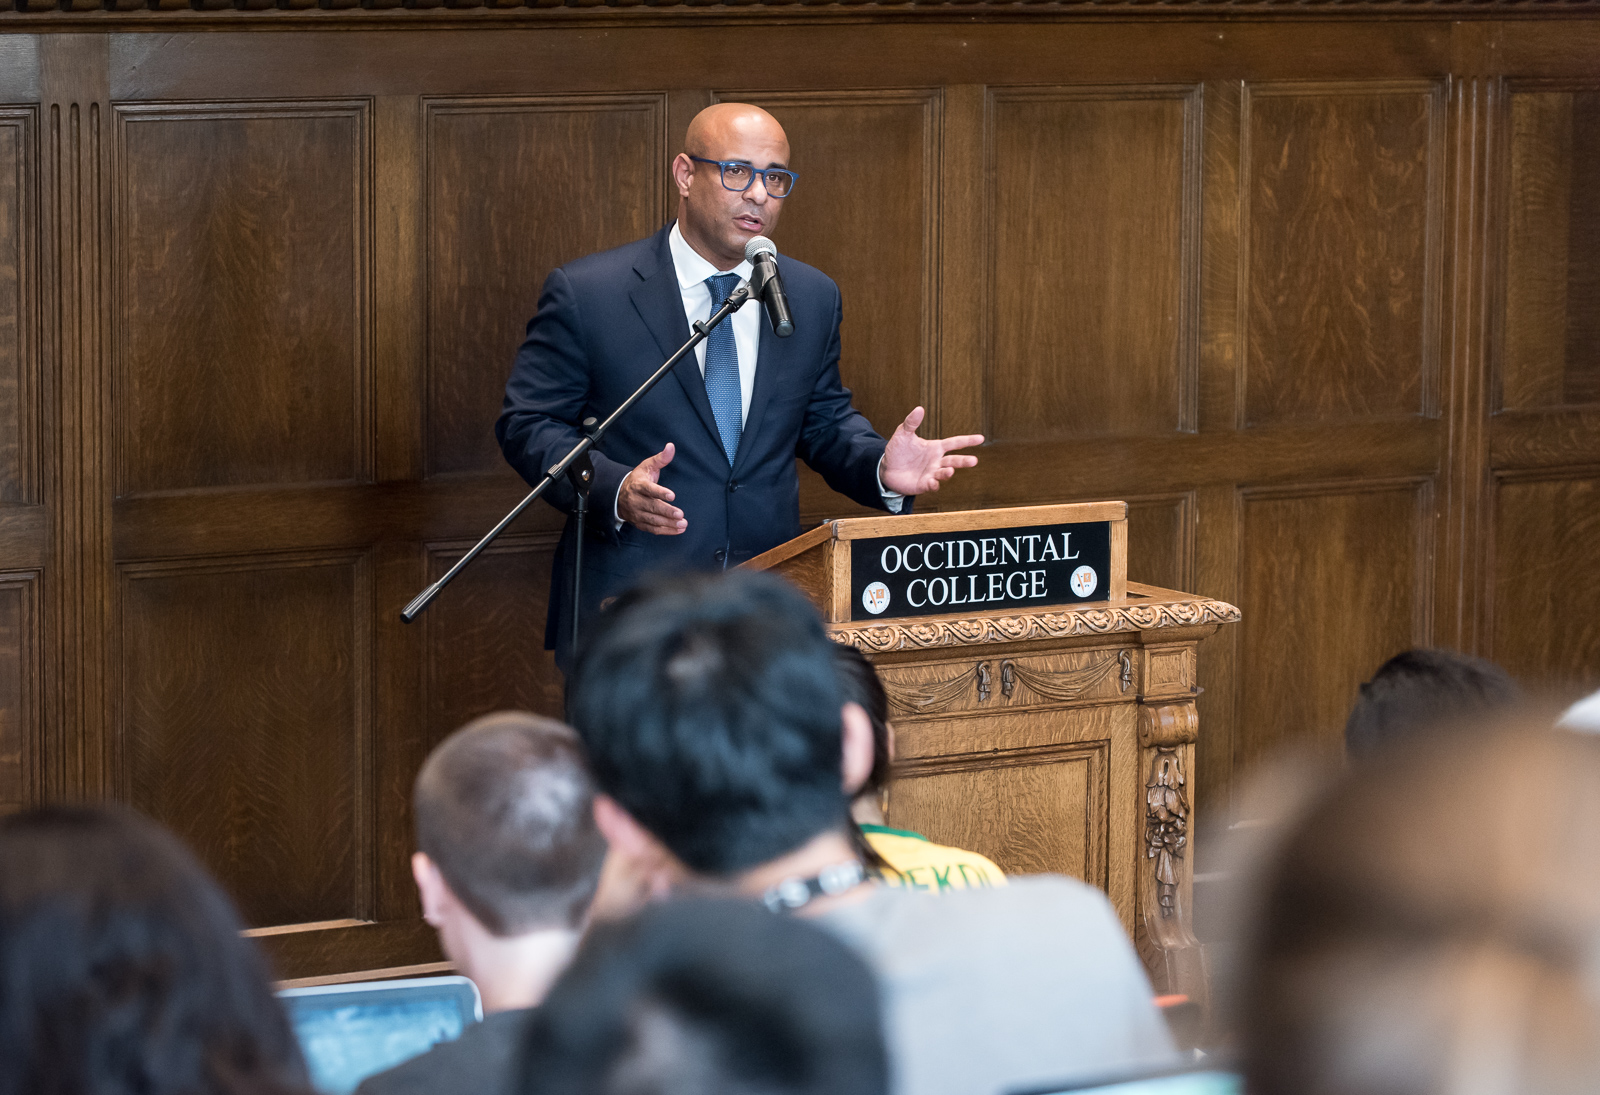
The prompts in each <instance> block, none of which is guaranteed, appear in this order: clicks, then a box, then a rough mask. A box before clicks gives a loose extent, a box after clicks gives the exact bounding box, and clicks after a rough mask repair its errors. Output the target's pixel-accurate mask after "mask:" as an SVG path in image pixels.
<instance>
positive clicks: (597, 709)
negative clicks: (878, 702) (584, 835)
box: [567, 571, 872, 877]
mask: <svg viewBox="0 0 1600 1095" xmlns="http://www.w3.org/2000/svg"><path fill="white" fill-rule="evenodd" d="M833 647H834V644H833V642H832V641H831V640H830V639H829V638H828V635H827V633H826V631H825V630H824V628H823V626H822V621H821V619H820V618H819V617H818V616H817V613H816V611H815V610H814V609H813V608H812V607H811V604H810V603H809V602H808V601H807V600H806V599H805V597H804V596H803V595H802V594H801V593H800V592H799V591H798V590H796V589H795V588H794V587H793V586H791V585H789V584H788V583H786V582H784V581H783V580H782V579H780V578H776V577H773V576H771V575H767V574H759V573H751V572H745V571H735V572H730V573H728V574H726V575H720V576H703V575H702V576H690V577H685V578H678V579H672V580H668V581H665V582H662V583H660V584H657V585H654V586H652V587H649V588H645V589H641V590H638V591H635V592H634V593H633V594H632V595H630V596H628V597H625V598H623V599H622V600H620V601H619V602H618V604H617V605H615V606H614V607H613V609H612V611H611V612H610V613H609V614H608V616H607V619H606V621H605V622H604V623H603V624H602V626H601V629H600V630H599V631H598V632H597V633H596V634H595V635H594V636H593V637H592V639H591V641H590V644H589V645H588V647H587V648H586V649H585V650H584V652H583V655H582V656H581V657H580V658H579V661H578V665H577V667H576V670H575V672H574V674H573V677H572V679H571V682H570V686H569V691H568V709H567V710H568V716H569V718H570V719H571V721H572V724H573V725H574V726H575V727H577V729H578V732H579V733H580V734H581V735H582V736H583V740H584V744H585V745H586V746H587V747H588V750H589V757H590V764H591V766H592V769H593V771H594V775H595V781H596V783H597V784H598V786H599V789H600V790H601V791H602V792H604V794H603V796H602V798H601V801H600V803H599V804H598V808H601V809H604V810H606V811H608V812H607V816H610V814H609V807H610V806H611V805H615V806H618V807H620V808H621V810H622V811H623V812H624V813H625V815H626V816H627V820H628V821H629V822H630V823H637V825H638V826H640V827H642V829H643V830H645V831H646V832H647V833H648V834H650V835H651V836H652V837H653V839H654V840H656V841H659V842H660V844H661V845H663V846H664V848H665V850H666V851H668V852H670V854H671V855H672V856H674V857H676V859H677V860H678V861H679V862H681V863H682V864H683V865H684V866H686V867H687V868H688V869H689V870H691V871H693V872H695V873H697V874H701V875H710V876H717V877H732V876H735V875H738V874H739V873H740V872H744V871H747V870H749V869H750V868H753V867H756V866H758V865H760V864H763V863H766V862H768V861H770V860H773V859H776V858H778V857H779V856H782V855H784V854H785V853H788V852H791V851H794V850H795V849H797V848H800V847H801V846H802V845H805V844H806V843H807V842H808V841H811V840H812V839H813V838H815V837H817V836H818V835H819V834H823V833H827V832H830V831H837V832H838V833H840V834H841V839H843V837H842V834H843V833H844V831H845V827H846V823H847V818H848V800H847V796H846V794H845V792H844V789H843V788H844V786H859V784H860V782H861V781H862V780H863V779H864V778H865V776H866V772H867V770H868V769H870V767H871V763H872V746H871V729H870V727H869V726H868V725H867V719H866V715H865V713H864V712H862V711H861V710H860V709H859V708H858V707H856V706H855V705H853V704H852V705H850V707H849V708H848V710H842V708H843V705H844V698H843V695H842V693H841V691H840V687H839V675H838V669H837V663H836V661H835V655H834V652H833ZM612 835H613V833H612V831H610V830H608V831H607V836H608V837H611V836H612ZM615 843H616V841H615V840H613V844H614V845H615Z"/></svg>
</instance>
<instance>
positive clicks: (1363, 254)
mask: <svg viewBox="0 0 1600 1095" xmlns="http://www.w3.org/2000/svg"><path fill="white" fill-rule="evenodd" d="M1443 120H1444V104H1443V99H1442V95H1441V92H1440V86H1439V85H1437V84H1399V85H1391V86H1383V85H1376V86H1374V85H1371V84H1350V85H1343V86H1338V85H1330V86H1319V85H1306V84H1301V85H1276V86H1251V87H1247V88H1246V95H1245V99H1244V121H1243V126H1244V145H1245V147H1244V151H1243V153H1242V155H1243V160H1244V164H1245V172H1246V175H1245V178H1244V180H1243V182H1242V188H1243V191H1244V193H1243V194H1242V195H1241V199H1242V201H1243V202H1244V204H1245V214H1244V228H1243V232H1244V237H1245V240H1244V242H1245V244H1246V252H1245V254H1246V257H1245V259H1244V262H1243V264H1242V268H1241V277H1242V278H1244V279H1245V282H1244V288H1243V289H1242V290H1241V292H1240V307H1241V308H1243V309H1244V319H1243V321H1242V325H1243V327H1244V329H1245V355H1244V364H1243V380H1242V384H1243V387H1244V391H1245V396H1244V409H1243V415H1244V422H1245V423H1246V424H1249V425H1260V424H1265V423H1277V422H1289V421H1295V420H1306V419H1315V420H1323V421H1340V420H1350V419H1360V418H1372V417H1388V416H1398V415H1428V414H1431V413H1432V412H1433V408H1434V401H1435V397H1434V395H1433V387H1432V385H1433V383H1434V371H1435V368H1436V361H1435V358H1436V356H1437V352H1438V351H1437V344H1438V338H1437V332H1436V329H1435V328H1436V324H1437V322H1438V306H1439V302H1438V284H1439V273H1438V270H1437V266H1436V264H1437V261H1438V251H1437V247H1438V244H1439V240H1440V226H1439V223H1438V221H1439V215H1440V211H1441V196H1442V187H1443V181H1444V180H1443V164H1442V160H1441V153H1442V145H1443V128H1442V127H1443Z"/></svg>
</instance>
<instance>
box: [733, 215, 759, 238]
mask: <svg viewBox="0 0 1600 1095" xmlns="http://www.w3.org/2000/svg"><path fill="white" fill-rule="evenodd" d="M733 223H734V224H735V225H737V226H738V227H739V228H741V229H742V230H744V231H746V232H753V233H757V234H759V233H760V232H761V218H760V217H751V216H738V217H734V218H733Z"/></svg>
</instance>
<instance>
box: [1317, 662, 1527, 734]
mask: <svg viewBox="0 0 1600 1095" xmlns="http://www.w3.org/2000/svg"><path fill="white" fill-rule="evenodd" d="M1521 698H1522V692H1521V689H1519V688H1518V687H1517V682H1516V681H1514V680H1512V679H1511V675H1510V674H1509V673H1507V672H1506V671H1505V670H1504V669H1501V668H1500V667H1499V666H1498V665H1495V664H1494V663H1493V662H1491V661H1485V660H1484V659H1483V658H1474V657H1471V656H1470V655H1467V654H1458V653H1456V652H1455V651H1453V650H1435V649H1418V650H1407V651H1404V652H1402V653H1399V654H1396V655H1395V656H1394V657H1392V658H1390V659H1389V660H1388V661H1386V662H1384V663H1383V665H1382V666H1380V667H1379V668H1378V671H1377V672H1376V673H1374V674H1373V675H1372V679H1371V680H1370V681H1367V682H1366V683H1365V684H1363V685H1362V686H1361V694H1360V696H1359V698H1358V699H1357V700H1356V703H1355V706H1354V707H1353V708H1352V709H1351V711H1350V717H1349V718H1348V719H1347V720H1346V721H1345V727H1344V740H1345V751H1346V752H1347V754H1348V755H1349V756H1350V757H1351V759H1354V760H1360V759H1364V758H1366V757H1370V756H1372V755H1373V754H1374V753H1376V752H1378V751H1380V750H1382V749H1384V748H1385V747H1387V746H1389V745H1392V744H1394V743H1396V742H1399V741H1403V740H1405V739H1407V738H1410V737H1413V736H1415V735H1417V734H1419V733H1422V732H1426V731H1430V730H1433V729H1436V728H1438V727H1440V726H1445V725H1449V724H1452V723H1459V722H1463V721H1473V720H1481V719H1483V718H1487V717H1489V716H1492V715H1494V714H1495V713H1496V712H1499V711H1503V710H1505V709H1507V708H1510V707H1512V706H1513V705H1514V704H1516V703H1517V702H1518V701H1519V700H1520V699H1521Z"/></svg>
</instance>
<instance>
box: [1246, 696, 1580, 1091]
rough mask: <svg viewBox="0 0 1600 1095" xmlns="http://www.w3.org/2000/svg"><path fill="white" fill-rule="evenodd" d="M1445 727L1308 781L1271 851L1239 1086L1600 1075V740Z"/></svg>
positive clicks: (1252, 959)
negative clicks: (1380, 758)
mask: <svg viewBox="0 0 1600 1095" xmlns="http://www.w3.org/2000/svg"><path fill="white" fill-rule="evenodd" d="M1451 730H1452V731H1453V732H1450V733H1443V732H1438V733H1434V734H1432V735H1425V736H1423V737H1421V738H1418V739H1415V740H1412V741H1409V742H1402V743H1399V744H1397V745H1395V746H1394V747H1393V748H1392V749H1390V750H1389V751H1388V752H1387V753H1386V755H1385V762H1384V763H1383V764H1381V765H1363V766H1357V767H1355V768H1353V769H1351V770H1350V771H1348V772H1347V773H1345V774H1344V775H1343V776H1342V777H1341V778H1339V779H1337V780H1335V781H1334V782H1333V783H1332V785H1331V786H1330V787H1329V788H1328V789H1326V790H1324V791H1322V792H1321V793H1319V794H1316V795H1312V796H1310V798H1309V799H1308V801H1307V803H1306V804H1305V805H1303V806H1302V807H1301V808H1300V809H1299V810H1298V811H1297V812H1296V813H1295V815H1294V816H1293V817H1292V819H1290V820H1289V821H1288V822H1287V824H1286V826H1285V829H1284V832H1283V834H1282V836H1281V839H1280V840H1279V841H1278V843H1277V846H1276V848H1275V850H1274V851H1273V852H1272V853H1271V854H1270V855H1269V856H1268V857H1267V862H1266V864H1265V866H1264V870H1263V877H1262V879H1261V883H1260V909H1259V923H1257V924H1256V925H1255V926H1254V929H1253V930H1252V931H1248V932H1247V933H1246V936H1245V937H1246V938H1247V939H1249V940H1250V945H1249V948H1250V950H1251V951H1252V953H1251V954H1250V955H1249V956H1248V957H1247V959H1246V961H1245V963H1244V976H1243V979H1242V984H1241V986H1240V990H1241V991H1240V999H1241V1002H1242V1013H1241V1015H1240V1019H1241V1026H1242V1033H1243V1041H1244V1045H1245V1057H1246V1070H1247V1073H1248V1087H1249V1090H1250V1091H1251V1092H1252V1093H1253V1095H1458V1093H1459V1095H1466V1093H1468V1092H1470V1093H1472V1095H1577V1093H1578V1092H1586V1091H1594V1090H1600V844H1597V842H1595V841H1594V840H1592V839H1589V837H1588V834H1590V833H1592V832H1594V831H1596V829H1597V827H1600V795H1596V794H1595V790H1594V789H1595V787H1597V786H1600V740H1597V739H1595V738H1591V737H1587V736H1582V735H1576V734H1564V733H1560V732H1556V731H1551V730H1549V729H1540V728H1515V727H1501V728H1498V729H1474V728H1472V727H1455V728H1451Z"/></svg>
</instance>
